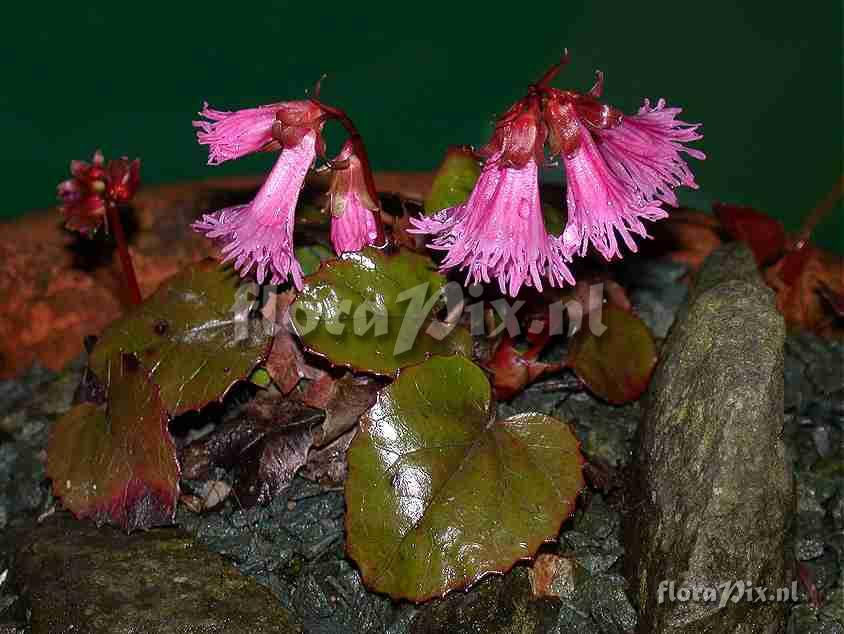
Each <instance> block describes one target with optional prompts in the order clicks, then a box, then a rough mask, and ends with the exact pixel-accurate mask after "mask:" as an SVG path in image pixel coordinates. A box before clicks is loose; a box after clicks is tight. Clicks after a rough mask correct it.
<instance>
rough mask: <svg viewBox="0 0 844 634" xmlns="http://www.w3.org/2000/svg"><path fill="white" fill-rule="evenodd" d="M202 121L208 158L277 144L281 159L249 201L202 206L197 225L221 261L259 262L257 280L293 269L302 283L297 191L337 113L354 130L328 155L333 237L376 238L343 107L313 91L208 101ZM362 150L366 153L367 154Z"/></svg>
mask: <svg viewBox="0 0 844 634" xmlns="http://www.w3.org/2000/svg"><path fill="white" fill-rule="evenodd" d="M200 115H201V116H202V117H204V119H206V120H204V121H197V122H195V123H194V125H195V126H196V127H197V128H198V129H199V131H198V133H197V138H198V140H199V142H200V143H201V144H203V145H207V146H209V158H208V163H209V164H212V165H217V164H219V163H222V162H224V161H228V160H232V159H237V158H240V157H242V156H246V155H247V154H251V153H253V152H261V151H268V150H278V151H280V154H279V157H278V160H277V161H276V164H275V166H274V167H273V169H272V171H271V172H270V174H269V176H268V177H267V180H266V181H265V182H264V184H263V186H262V187H261V189H260V190H259V191H258V193H257V195H256V196H255V198H254V199H253V200H252V202H250V203H249V204H247V205H239V206H235V207H229V208H226V209H223V210H221V211H218V212H216V213H213V214H205V215H204V216H203V217H202V218H201V219H200V220H198V221H197V222H196V223H194V225H193V226H194V228H195V229H196V230H197V231H201V232H203V233H204V234H205V235H206V236H207V237H209V238H212V239H216V240H218V241H220V242H221V243H222V245H223V246H222V252H223V255H224V256H225V258H224V261H231V260H233V261H234V265H235V268H237V269H238V270H239V271H240V272H241V274H242V275H244V276H245V275H247V274H249V273H250V272H251V271H253V270H254V272H255V276H256V278H257V280H258V282H259V283H263V282H264V281H265V280H267V279H269V281H270V282H271V283H272V284H281V283H284V282H286V281H287V279H288V277H290V278H292V279H293V283H294V284H295V286H296V288H299V289H301V288H302V268H301V266H300V265H299V262H298V261H297V260H296V256H295V253H294V246H293V227H294V220H295V213H296V205H297V202H298V199H299V194H300V192H301V190H302V187H303V185H304V183H305V178H306V176H307V174H308V171H309V170H310V169H311V167H312V166H313V164H314V162H315V161H316V158H317V155H318V154H319V155H320V156H324V155H325V141H324V140H323V137H322V129H323V126H324V124H325V122H326V120H328V119H331V118H336V119H339V120H340V121H341V123H343V124H344V125H346V126H347V128H349V129H350V132H351V138H350V140H349V142H347V143H346V145H345V146H344V147H343V150H342V151H341V153H340V155H339V156H338V157H337V158H336V159H335V160H334V161H332V162H331V165H332V167H333V169H334V171H335V178H334V182H333V184H332V187H331V195H330V196H329V200H330V202H329V207H330V208H331V214H332V224H331V239H332V243H333V244H334V247H335V250H336V251H337V252H338V253H343V252H345V251H357V250H360V249H362V248H363V247H364V246H366V245H369V244H375V243H376V242H377V240H378V239H379V236H380V235H381V234H380V229H379V226H378V224H377V222H378V215H377V214H378V207H377V204H376V203H375V202H374V201H375V200H376V199H375V198H374V189H373V188H372V186H371V177H367V176H365V175H364V174H363V172H364V171H366V172H368V169H369V167H368V164H365V158H364V159H363V160H362V157H361V154H362V153H363V152H364V150H363V146H362V144H361V143H360V136H359V135H358V134H357V131H356V130H354V127H353V126H352V124H351V122H350V121H349V120H348V117H346V116H345V115H344V114H343V113H342V112H341V111H339V110H336V109H334V108H330V107H329V106H325V105H324V104H322V103H320V102H319V101H317V100H316V99H310V100H304V101H288V102H282V103H276V104H272V105H268V106H261V107H259V108H250V109H246V110H239V111H236V112H221V111H219V110H212V109H211V108H209V107H208V105H207V104H206V105H205V108H204V109H203V110H202V112H200ZM364 156H365V155H364Z"/></svg>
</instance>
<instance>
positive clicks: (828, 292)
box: [819, 284, 844, 317]
mask: <svg viewBox="0 0 844 634" xmlns="http://www.w3.org/2000/svg"><path fill="white" fill-rule="evenodd" d="M819 292H820V294H821V297H823V298H824V299H825V300H826V302H827V304H829V307H830V308H832V310H833V312H835V314H836V315H838V316H839V317H844V293H839V292H836V291H835V290H834V289H832V288H830V287H828V286H827V285H826V284H821V287H820V289H819Z"/></svg>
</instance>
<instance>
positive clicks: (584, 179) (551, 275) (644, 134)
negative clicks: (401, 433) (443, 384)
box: [194, 59, 705, 296]
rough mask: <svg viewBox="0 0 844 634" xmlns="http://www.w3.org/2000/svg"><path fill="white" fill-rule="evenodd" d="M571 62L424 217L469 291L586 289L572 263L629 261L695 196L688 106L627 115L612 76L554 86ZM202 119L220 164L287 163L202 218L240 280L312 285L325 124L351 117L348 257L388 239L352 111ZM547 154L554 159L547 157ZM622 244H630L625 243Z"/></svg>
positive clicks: (339, 172)
mask: <svg viewBox="0 0 844 634" xmlns="http://www.w3.org/2000/svg"><path fill="white" fill-rule="evenodd" d="M565 62H566V60H565V59H564V60H563V61H561V62H560V63H559V64H557V65H555V66H554V67H552V68H551V69H550V70H549V71H548V72H547V73H546V74H545V76H544V77H543V78H542V79H541V80H540V81H538V82H537V83H535V84H532V85H531V86H530V89H529V90H528V93H527V95H526V96H525V97H524V98H522V99H520V100H519V101H517V102H516V103H515V104H514V105H513V106H512V107H511V108H510V109H509V110H508V111H507V112H506V113H505V114H504V115H503V116H502V117H501V118H500V119H499V120H498V122H497V124H496V127H495V131H494V133H493V136H492V139H491V140H490V142H489V143H488V144H487V145H486V146H484V147H483V148H482V149H481V150H480V151H479V152H478V154H479V155H480V156H481V157H483V158H484V159H485V163H484V166H483V169H482V170H481V174H480V177H479V178H478V180H477V183H476V184H475V187H474V189H473V191H472V193H471V195H470V197H469V199H468V200H467V201H466V202H465V203H463V204H461V205H458V206H456V207H451V208H448V209H443V210H442V211H440V212H438V213H436V214H434V215H433V216H430V217H423V218H411V223H412V225H413V229H411V232H413V233H420V234H428V235H430V236H431V238H430V241H429V242H428V246H429V247H430V248H431V249H434V250H440V251H444V252H445V255H444V257H443V260H442V262H441V265H440V268H441V270H443V271H447V270H450V269H459V270H465V271H466V272H467V274H466V281H467V283H469V284H474V283H480V282H483V283H490V282H493V281H494V282H496V283H497V284H498V286H499V288H500V289H501V292H502V293H506V294H509V295H512V296H515V295H516V294H518V292H519V291H520V289H521V288H522V287H523V286H531V287H533V288H535V289H537V290H540V291H541V290H542V284H543V279H545V280H547V281H548V283H550V284H551V285H552V286H562V285H563V284H566V283H568V284H574V277H573V275H572V273H571V271H570V270H569V267H568V263H570V262H571V261H572V258H573V257H574V256H583V255H585V254H586V252H587V251H588V249H589V247H590V245H591V246H592V247H594V248H595V249H596V250H597V251H598V252H599V253H600V254H601V255H603V256H604V258H606V259H607V260H611V259H613V258H616V257H621V248H620V244H619V242H620V241H621V242H623V243H624V244H625V245H626V246H627V248H628V249H629V250H630V251H636V248H637V247H636V242H635V238H634V236H639V237H641V238H647V237H648V232H647V229H646V227H645V224H644V221H654V220H659V219H661V218H664V217H666V216H667V213H666V211H665V210H664V209H663V207H662V205H663V204H668V205H676V203H677V198H676V196H675V194H674V189H675V188H677V187H679V186H686V187H692V188H696V187H697V184H696V183H695V180H694V176H693V175H692V172H691V170H690V169H689V166H688V165H687V164H686V161H685V160H684V158H683V157H682V156H681V154H682V153H685V154H686V155H688V156H691V157H694V158H697V159H703V158H705V156H704V154H703V153H702V152H700V151H699V150H695V149H691V148H689V147H687V146H686V144H687V143H689V142H691V141H695V140H697V139H700V138H701V134H700V133H699V132H698V131H697V130H698V127H699V125H692V124H688V123H685V122H683V121H681V120H679V119H678V118H677V115H678V114H679V113H680V109H679V108H669V107H666V104H665V101H663V100H661V99H660V100H659V101H658V102H657V103H656V105H655V106H652V105H651V103H650V102H649V101H647V100H646V101H645V103H644V105H643V106H642V108H641V109H640V110H639V112H638V113H637V114H635V115H631V116H624V115H623V114H622V113H621V112H620V111H618V110H616V109H615V108H613V107H611V106H608V105H605V104H603V103H601V101H600V97H601V93H602V91H603V76H602V75H601V73H598V79H597V81H596V83H595V85H594V86H593V87H592V88H591V90H589V91H588V92H586V93H579V92H575V91H570V90H559V89H557V88H552V87H550V86H549V83H550V81H551V80H552V79H553V78H554V77H555V76H556V74H557V73H558V72H559V70H560V68H561V67H562V66H563V64H564V63H565ZM200 114H201V115H202V116H203V117H204V119H205V120H204V121H198V122H195V124H194V125H195V126H196V127H198V128H199V132H198V134H197V136H198V139H199V142H200V143H202V144H204V145H208V146H209V159H208V162H209V163H210V164H219V163H222V162H224V161H228V160H232V159H236V158H240V157H242V156H245V155H246V154H250V153H253V152H259V151H267V150H277V151H280V156H279V158H278V161H277V162H276V165H275V167H274V168H273V169H272V171H271V172H270V174H269V176H268V178H267V180H266V182H265V183H264V185H263V186H262V187H261V189H260V191H259V192H258V194H257V196H256V197H255V199H254V200H253V201H252V202H251V203H249V204H248V205H242V206H237V207H230V208H228V209H223V210H221V211H218V212H216V213H214V214H206V215H204V216H203V217H202V219H201V220H199V221H198V222H196V223H195V224H194V227H195V228H196V229H197V230H198V231H202V232H203V233H205V234H206V235H207V236H208V237H209V238H214V239H218V240H220V241H221V242H222V244H223V247H222V251H223V254H224V255H225V260H226V261H228V260H234V264H235V267H236V268H237V269H239V270H240V271H241V274H243V275H247V274H248V273H250V272H251V271H252V270H253V269H254V271H255V273H256V276H257V279H258V282H259V283H260V282H263V281H264V280H265V279H267V278H269V279H270V281H271V282H272V283H273V284H278V283H282V282H286V281H287V279H288V277H292V279H293V282H294V284H295V285H296V287H297V288H301V287H302V283H303V280H302V270H301V267H300V266H299V263H298V262H297V261H296V257H295V254H294V251H293V226H294V215H295V210H296V204H297V200H298V197H299V192H300V190H301V189H302V186H303V184H304V182H305V177H306V175H307V173H308V171H309V170H310V168H311V167H312V166H313V164H314V162H315V160H316V157H317V155H318V154H319V155H321V156H324V154H325V143H324V141H323V138H322V128H323V125H324V123H325V122H326V121H327V120H329V119H336V120H338V121H340V122H341V123H342V124H343V125H344V126H345V127H346V129H347V131H348V132H349V135H350V136H349V140H348V141H347V142H346V144H345V145H344V146H343V148H342V150H341V151H340V154H339V155H338V156H337V157H336V158H335V159H334V160H332V161H329V163H328V164H329V167H330V168H331V169H332V170H333V174H334V176H333V181H332V184H331V187H330V190H329V195H328V205H327V206H328V209H329V210H330V213H331V218H332V222H331V241H332V244H333V245H334V249H335V251H336V252H337V253H338V254H340V253H345V252H348V251H358V250H360V249H362V248H363V247H365V246H367V245H373V244H379V243H380V242H381V240H382V239H383V233H382V228H381V222H380V210H379V207H378V198H377V193H376V191H375V186H374V184H373V180H372V174H371V171H370V169H369V164H368V161H367V158H366V151H365V149H364V147H363V143H362V142H361V139H360V135H359V134H358V133H357V130H356V129H355V128H354V125H353V124H352V123H351V121H350V120H349V119H348V117H347V116H346V115H345V114H344V113H343V112H342V111H341V110H338V109H336V108H332V107H330V106H326V105H325V104H323V103H322V102H320V101H318V100H317V99H309V100H304V101H291V102H282V103H275V104H272V105H268V106H261V107H258V108H251V109H247V110H240V111H237V112H221V111H218V110H212V109H210V108H208V106H207V104H206V106H205V108H204V109H203V110H202V112H201V113H200ZM546 148H547V152H546ZM546 158H551V159H555V158H559V159H560V160H561V162H562V164H563V166H564V171H565V177H566V184H567V193H566V200H567V206H568V220H567V223H566V227H565V230H564V231H563V233H562V235H560V236H551V235H549V234H548V233H547V231H546V229H545V224H544V220H543V214H542V204H541V202H540V197H539V169H540V167H541V166H542V165H544V164H545V162H546ZM619 239H620V240H619Z"/></svg>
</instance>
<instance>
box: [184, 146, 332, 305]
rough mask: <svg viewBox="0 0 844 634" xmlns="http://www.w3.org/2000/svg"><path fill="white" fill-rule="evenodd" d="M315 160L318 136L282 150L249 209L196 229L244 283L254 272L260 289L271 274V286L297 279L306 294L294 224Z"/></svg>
mask: <svg viewBox="0 0 844 634" xmlns="http://www.w3.org/2000/svg"><path fill="white" fill-rule="evenodd" d="M315 158H316V132H309V133H308V134H306V135H305V136H304V137H303V138H302V141H301V142H300V143H299V145H297V146H294V147H292V148H287V149H284V150H282V152H281V154H280V155H279V157H278V160H277V161H276V164H275V166H274V167H273V169H272V171H271V172H270V174H269V176H268V177H267V180H266V181H265V182H264V184H263V185H262V186H261V189H260V190H259V191H258V193H257V194H256V195H255V199H254V200H253V201H252V202H251V203H249V204H248V205H241V206H238V207H229V208H227V209H223V210H222V211H218V212H216V213H213V214H206V215H204V216H203V217H202V218H201V219H200V220H198V221H197V222H195V223H194V224H193V228H194V229H195V230H197V231H200V232H202V233H204V234H205V235H206V237H208V238H213V239H217V240H220V241H221V242H222V243H223V244H224V245H225V246H223V249H222V252H223V254H224V256H225V259H224V261H229V260H234V266H235V268H236V269H238V270H239V271H240V274H241V276H243V277H245V276H246V275H248V274H249V272H250V271H251V270H252V269H253V267H254V268H255V276H256V278H257V280H258V283H259V284H261V283H263V282H264V280H265V279H266V278H267V275H268V274H270V275H271V277H270V282H271V283H272V284H282V283H284V282H286V281H287V278H288V276H292V277H293V282H294V284H295V285H296V288H298V289H301V288H302V268H301V266H300V265H299V262H298V261H297V260H296V258H295V255H294V253H293V224H294V217H295V212H296V203H297V201H298V199H299V192H300V191H301V189H302V185H303V184H304V182H305V177H306V176H307V174H308V170H309V169H310V168H311V165H312V164H313V162H314V159H315Z"/></svg>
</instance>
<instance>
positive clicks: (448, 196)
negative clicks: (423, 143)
mask: <svg viewBox="0 0 844 634" xmlns="http://www.w3.org/2000/svg"><path fill="white" fill-rule="evenodd" d="M480 173H481V168H480V166H479V165H478V160H477V159H476V158H475V155H474V153H473V152H472V149H471V148H469V147H466V146H457V147H451V148H449V149H448V151H447V152H446V154H445V158H444V159H443V162H442V163H441V164H440V166H439V168H438V169H437V173H436V174H435V175H434V182H433V184H432V185H431V191H430V192H429V193H428V197H427V198H425V215H427V216H430V215H432V214H435V213H437V212H438V211H440V210H442V209H445V208H446V207H453V206H455V205H459V204H460V203H462V202H464V201H465V200H466V199H467V198H469V194H470V193H471V192H472V188H473V187H474V186H475V181H477V180H478V176H479V175H480Z"/></svg>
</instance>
